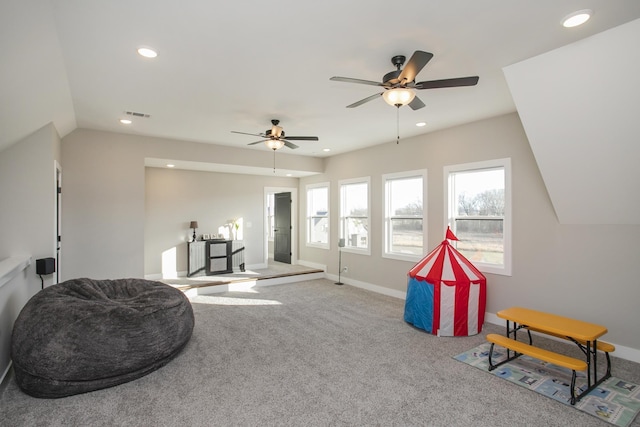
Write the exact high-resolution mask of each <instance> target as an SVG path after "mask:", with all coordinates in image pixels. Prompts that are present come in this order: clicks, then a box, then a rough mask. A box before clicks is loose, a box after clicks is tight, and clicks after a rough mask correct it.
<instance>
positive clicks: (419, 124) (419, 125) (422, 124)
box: [416, 122, 427, 128]
mask: <svg viewBox="0 0 640 427" xmlns="http://www.w3.org/2000/svg"><path fill="white" fill-rule="evenodd" d="M426 125H427V124H426V123H425V122H420V123H416V126H418V127H419V128H421V127H423V126H426Z"/></svg>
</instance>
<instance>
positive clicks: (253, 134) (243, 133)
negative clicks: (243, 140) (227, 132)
mask: <svg viewBox="0 0 640 427" xmlns="http://www.w3.org/2000/svg"><path fill="white" fill-rule="evenodd" d="M231 133H239V134H241V135H251V136H259V137H261V138H265V135H264V134H261V133H247V132H238V131H235V130H232V131H231Z"/></svg>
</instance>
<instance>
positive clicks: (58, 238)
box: [53, 161, 62, 285]
mask: <svg viewBox="0 0 640 427" xmlns="http://www.w3.org/2000/svg"><path fill="white" fill-rule="evenodd" d="M55 174H56V210H55V221H56V230H55V236H54V249H55V251H54V253H55V254H56V255H55V256H56V258H55V267H56V268H55V276H54V277H53V284H54V285H55V284H57V283H60V277H61V276H60V258H61V249H62V248H61V244H62V167H61V166H60V164H59V163H58V162H57V161H56V162H55Z"/></svg>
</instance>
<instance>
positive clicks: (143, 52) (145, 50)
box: [138, 47, 158, 58]
mask: <svg viewBox="0 0 640 427" xmlns="http://www.w3.org/2000/svg"><path fill="white" fill-rule="evenodd" d="M138 54H139V55H140V56H144V57H145V58H155V57H156V56H158V52H156V51H155V50H153V49H151V48H150V47H139V48H138Z"/></svg>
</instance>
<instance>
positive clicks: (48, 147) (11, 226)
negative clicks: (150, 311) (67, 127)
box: [0, 124, 60, 375]
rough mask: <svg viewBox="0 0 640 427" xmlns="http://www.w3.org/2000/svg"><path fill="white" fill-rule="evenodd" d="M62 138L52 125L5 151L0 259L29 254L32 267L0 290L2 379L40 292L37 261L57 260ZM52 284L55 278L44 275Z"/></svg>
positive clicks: (0, 170) (0, 157) (0, 167)
mask: <svg viewBox="0 0 640 427" xmlns="http://www.w3.org/2000/svg"><path fill="white" fill-rule="evenodd" d="M59 153H60V138H59V137H58V134H57V132H56V130H55V128H54V127H53V125H52V124H48V125H45V126H43V127H42V128H41V129H39V130H37V131H36V132H34V133H33V134H31V135H29V136H27V137H26V138H24V139H23V140H21V141H18V142H16V143H15V144H13V145H11V146H9V147H7V148H5V149H4V150H2V151H0V201H1V202H0V203H1V204H2V209H0V236H2V238H0V260H1V259H5V258H9V257H12V256H16V255H30V256H31V257H32V263H31V265H30V266H29V267H27V269H26V271H25V272H23V273H21V274H20V275H19V277H17V278H16V279H15V280H12V281H10V282H8V283H6V284H5V285H4V286H2V288H1V289H0V375H1V374H2V373H3V372H4V371H5V369H6V367H7V366H8V364H9V353H10V345H11V331H12V329H13V323H14V321H15V319H16V317H17V316H18V313H19V312H20V310H22V307H23V306H24V304H25V303H26V302H27V301H28V300H29V298H31V297H32V296H33V295H34V294H35V293H36V292H38V291H39V290H40V287H41V282H40V278H39V276H37V275H36V268H35V264H36V263H35V260H36V259H38V258H43V257H54V256H55V235H56V228H55V221H54V213H55V206H56V190H55V188H56V186H55V161H56V160H59ZM43 278H44V285H45V286H47V285H50V284H51V283H52V281H53V276H43Z"/></svg>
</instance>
